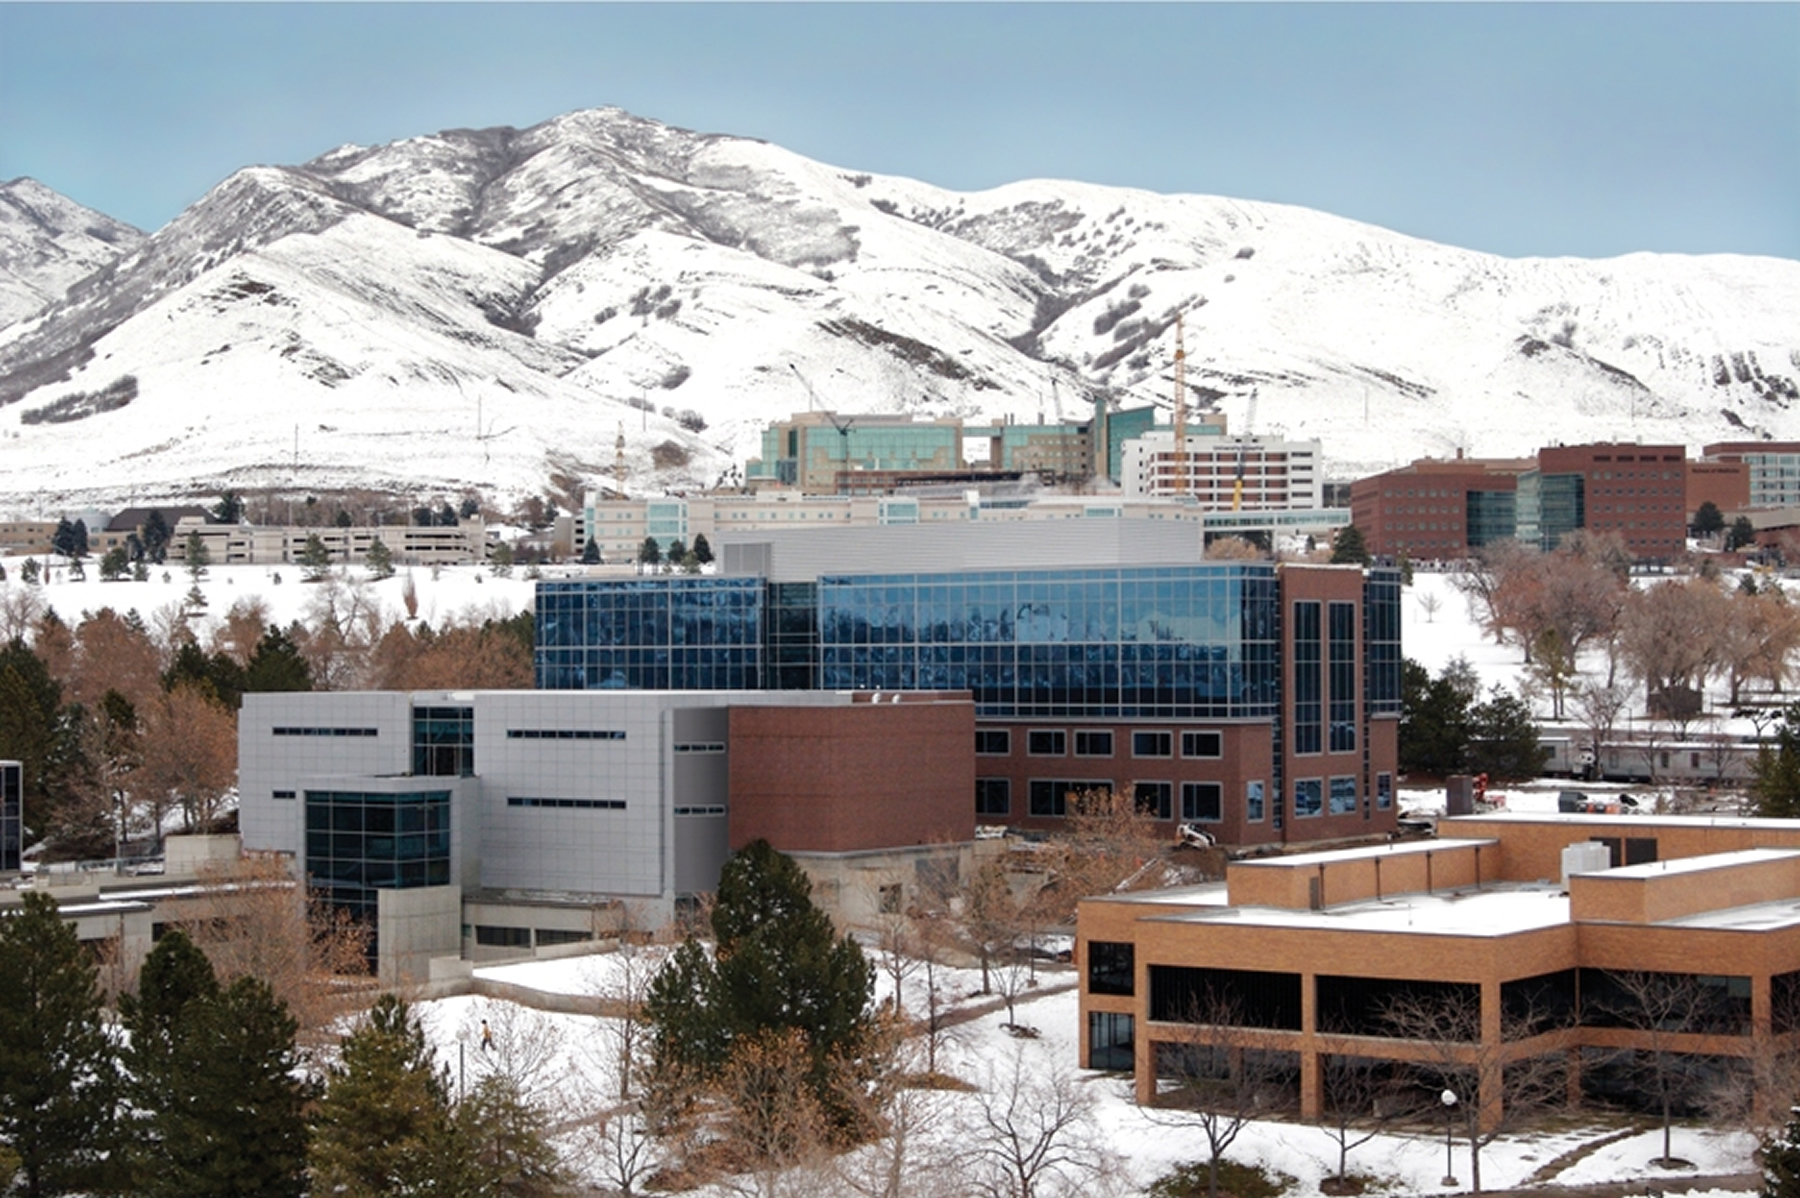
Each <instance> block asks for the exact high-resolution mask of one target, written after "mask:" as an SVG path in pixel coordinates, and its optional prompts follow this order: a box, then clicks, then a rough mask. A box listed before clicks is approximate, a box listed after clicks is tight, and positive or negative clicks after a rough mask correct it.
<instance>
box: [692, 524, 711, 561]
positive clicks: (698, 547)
mask: <svg viewBox="0 0 1800 1198" xmlns="http://www.w3.org/2000/svg"><path fill="white" fill-rule="evenodd" d="M691 552H692V553H693V555H694V558H695V560H697V561H698V562H699V563H700V564H701V565H703V566H704V565H706V564H707V563H708V562H710V561H712V559H713V551H712V546H711V545H710V544H708V543H707V540H706V534H705V533H703V532H697V533H695V534H694V544H693V548H692V549H691Z"/></svg>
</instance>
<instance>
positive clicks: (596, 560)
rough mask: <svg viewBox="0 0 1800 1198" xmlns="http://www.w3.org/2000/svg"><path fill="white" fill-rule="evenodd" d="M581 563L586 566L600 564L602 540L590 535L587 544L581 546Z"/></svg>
mask: <svg viewBox="0 0 1800 1198" xmlns="http://www.w3.org/2000/svg"><path fill="white" fill-rule="evenodd" d="M581 564H582V565H584V566H598V565H599V564H600V542H598V541H596V540H594V538H593V537H589V538H588V539H587V544H586V545H583V546H582V547H581Z"/></svg>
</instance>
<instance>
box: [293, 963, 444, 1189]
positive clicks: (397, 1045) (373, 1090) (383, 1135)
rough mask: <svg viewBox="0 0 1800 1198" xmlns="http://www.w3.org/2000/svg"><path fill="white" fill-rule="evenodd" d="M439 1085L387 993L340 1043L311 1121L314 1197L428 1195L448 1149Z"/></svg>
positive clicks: (421, 1038) (413, 1029)
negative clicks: (337, 1056) (337, 1059)
mask: <svg viewBox="0 0 1800 1198" xmlns="http://www.w3.org/2000/svg"><path fill="white" fill-rule="evenodd" d="M449 1120H450V1100H449V1092H448V1086H447V1084H446V1081H445V1079H444V1077H443V1075H442V1074H441V1073H439V1071H438V1069H437V1065H436V1062H435V1061H434V1060H433V1057H432V1052H431V1048H430V1046H429V1045H427V1044H426V1042H425V1035H424V1033H423V1032H422V1031H421V1030H420V1029H419V1025H418V1022H417V1021H416V1020H415V1019H414V1018H413V1016H412V1012H411V1010H410V1009H409V1008H408V1007H407V1005H406V1003H405V1002H403V1001H402V1000H400V999H398V998H396V997H394V996H393V995H391V994H384V995H382V996H381V997H380V998H379V999H377V1000H376V1002H375V1006H374V1008H373V1009H371V1010H370V1012H369V1015H368V1018H367V1019H366V1020H365V1021H364V1022H363V1023H362V1024H361V1025H360V1026H358V1027H357V1028H356V1030H355V1031H353V1032H351V1033H350V1035H348V1036H347V1037H345V1039H344V1042H343V1047H342V1051H341V1053H340V1055H339V1062H338V1064H337V1065H336V1066H335V1067H334V1068H333V1069H332V1070H331V1073H330V1076H329V1077H328V1078H327V1080H326V1085H325V1094H324V1096H323V1097H322V1098H320V1100H319V1103H318V1107H317V1109H316V1111H315V1112H314V1115H313V1121H312V1135H313V1144H312V1180H313V1190H314V1192H316V1193H324V1194H338V1195H342V1196H343V1198H375V1196H377V1195H388V1194H412V1193H424V1192H428V1191H429V1188H430V1187H431V1186H432V1179H433V1177H434V1176H435V1175H436V1174H435V1173H434V1169H438V1168H441V1167H442V1165H443V1163H444V1162H443V1161H441V1160H440V1159H438V1158H441V1157H443V1156H445V1153H444V1149H445V1148H446V1146H447V1145H448V1144H449V1143H450V1132H449Z"/></svg>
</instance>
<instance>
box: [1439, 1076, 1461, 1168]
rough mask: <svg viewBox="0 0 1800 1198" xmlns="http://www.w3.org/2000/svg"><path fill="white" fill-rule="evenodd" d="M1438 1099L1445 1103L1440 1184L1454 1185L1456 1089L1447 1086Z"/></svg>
mask: <svg viewBox="0 0 1800 1198" xmlns="http://www.w3.org/2000/svg"><path fill="white" fill-rule="evenodd" d="M1438 1101H1439V1102H1441V1103H1443V1104H1444V1180H1443V1181H1442V1182H1441V1183H1439V1184H1441V1185H1445V1186H1453V1185H1456V1184H1457V1182H1456V1167H1455V1164H1454V1163H1453V1160H1452V1153H1453V1152H1454V1141H1453V1139H1452V1131H1453V1129H1454V1128H1455V1126H1456V1124H1455V1121H1454V1119H1453V1118H1452V1112H1453V1111H1454V1110H1455V1107H1456V1091H1455V1090H1452V1089H1450V1088H1449V1087H1445V1089H1444V1092H1443V1093H1442V1094H1440V1095H1438Z"/></svg>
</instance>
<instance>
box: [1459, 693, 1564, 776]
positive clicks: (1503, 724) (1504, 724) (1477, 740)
mask: <svg viewBox="0 0 1800 1198" xmlns="http://www.w3.org/2000/svg"><path fill="white" fill-rule="evenodd" d="M1468 745H1469V748H1468V761H1469V772H1470V773H1475V774H1486V775H1487V776H1488V777H1489V778H1490V779H1491V780H1493V781H1495V782H1522V781H1524V780H1526V779H1528V778H1536V777H1537V776H1538V775H1540V774H1541V773H1543V770H1544V763H1545V762H1546V761H1548V760H1549V759H1550V750H1549V749H1547V748H1544V747H1543V746H1542V745H1541V744H1539V743H1538V730H1537V721H1536V720H1534V719H1532V718H1531V708H1529V707H1527V706H1526V705H1525V704H1524V702H1522V701H1521V700H1520V699H1518V698H1517V697H1516V696H1513V695H1509V694H1507V693H1506V692H1505V691H1503V690H1501V689H1500V688H1499V687H1497V686H1496V687H1495V688H1494V689H1493V690H1492V691H1491V692H1490V693H1489V695H1488V699H1487V702H1485V703H1477V704H1475V705H1474V706H1472V707H1470V708H1469V741H1468Z"/></svg>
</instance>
